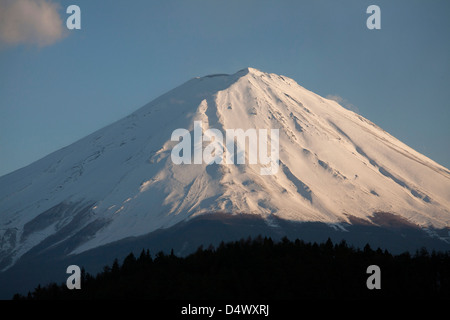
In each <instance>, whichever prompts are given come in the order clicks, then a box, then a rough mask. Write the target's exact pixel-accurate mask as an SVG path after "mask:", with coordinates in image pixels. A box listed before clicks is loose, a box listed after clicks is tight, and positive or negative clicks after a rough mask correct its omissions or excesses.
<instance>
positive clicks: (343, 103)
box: [325, 94, 359, 113]
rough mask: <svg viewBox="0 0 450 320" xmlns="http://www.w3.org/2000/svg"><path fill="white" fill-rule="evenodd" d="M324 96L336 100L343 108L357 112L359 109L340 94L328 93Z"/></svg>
mask: <svg viewBox="0 0 450 320" xmlns="http://www.w3.org/2000/svg"><path fill="white" fill-rule="evenodd" d="M325 98H327V99H330V100H334V101H336V102H337V103H339V104H340V105H341V106H343V107H344V108H345V109H348V110H351V111H353V112H356V113H359V109H358V107H357V106H355V105H354V104H351V103H350V102H348V101H347V100H346V99H344V98H342V97H341V96H338V95H335V94H329V95H327V96H326V97H325Z"/></svg>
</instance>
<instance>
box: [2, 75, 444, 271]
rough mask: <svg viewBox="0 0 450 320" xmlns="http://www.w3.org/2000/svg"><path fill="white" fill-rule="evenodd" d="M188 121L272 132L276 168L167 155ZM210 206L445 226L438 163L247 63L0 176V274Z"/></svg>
mask: <svg viewBox="0 0 450 320" xmlns="http://www.w3.org/2000/svg"><path fill="white" fill-rule="evenodd" d="M195 122H197V123H201V126H202V130H203V132H205V131H206V130H208V129H217V130H219V131H220V132H222V133H223V134H224V137H225V132H226V130H228V129H242V130H244V131H246V130H248V129H255V130H261V129H266V130H268V132H269V131H270V130H271V129H278V130H279V162H278V165H279V167H278V171H277V172H276V173H275V174H272V175H262V174H261V171H260V169H261V167H264V165H262V164H258V163H256V164H252V163H251V161H249V160H250V159H248V157H249V153H246V155H245V159H246V161H245V163H242V164H230V163H224V162H222V163H221V164H211V165H207V164H206V163H204V162H202V163H200V164H175V163H174V162H173V159H172V156H171V155H172V150H173V148H174V146H176V145H177V144H178V143H179V141H172V139H171V137H172V133H173V132H174V130H176V129H186V130H188V131H189V133H190V134H191V136H193V135H194V129H195V128H194V123H195ZM193 139H194V138H193ZM210 143H211V142H210V141H203V145H202V146H200V147H206V146H208V145H209V144H210ZM193 148H194V149H195V147H193ZM213 212H221V213H228V214H238V213H246V214H254V215H257V216H261V217H263V218H264V219H267V221H268V223H270V221H271V219H272V218H274V217H276V218H279V219H284V220H290V221H316V222H323V223H327V224H335V225H339V224H340V223H350V224H351V223H353V222H354V221H359V222H367V223H372V222H371V219H370V218H371V217H373V215H374V213H376V212H388V213H390V214H392V215H394V216H397V217H399V218H401V219H402V220H403V221H407V222H408V223H411V224H413V225H417V226H420V227H423V228H448V227H450V171H449V170H448V169H446V168H445V167H443V166H441V165H439V164H437V163H436V162H434V161H432V160H431V159H429V158H427V157H426V156H424V155H422V154H420V153H418V152H416V151H415V150H413V149H412V148H410V147H408V146H407V145H405V144H403V143H402V142H400V141H399V140H397V139H396V138H394V137H393V136H391V135H389V134H388V133H387V132H385V131H384V130H382V129H381V128H379V127H377V126H376V125H375V124H373V123H372V122H370V121H368V120H367V119H365V118H363V117H362V116H360V115H358V114H356V113H354V112H352V111H349V110H347V109H345V108H343V107H341V106H340V105H339V104H338V103H336V102H335V101H332V100H328V99H325V98H322V97H320V96H319V95H317V94H315V93H313V92H311V91H309V90H307V89H305V88H303V87H302V86H300V85H298V84H297V83H296V82H295V81H294V80H292V79H290V78H288V77H285V76H280V75H276V74H271V73H265V72H261V71H259V70H257V69H254V68H246V69H243V70H240V71H238V72H237V73H235V74H232V75H224V74H217V75H209V76H204V77H199V78H194V79H191V80H189V81H187V82H186V83H184V84H183V85H181V86H179V87H177V88H175V89H173V90H171V91H169V92H168V93H166V94H164V95H162V96H160V97H159V98H157V99H155V100H154V101H152V102H150V103H149V104H147V105H145V106H143V107H142V108H140V109H139V110H137V111H136V112H134V113H132V114H130V115H129V116H128V117H126V118H123V119H121V120H119V121H117V122H115V123H113V124H111V125H109V126H107V127H104V128H102V129H100V130H98V131H96V132H94V133H92V134H90V135H89V136H87V137H85V138H83V139H81V140H79V141H77V142H75V143H73V144H71V145H70V146H67V147H65V148H62V149H60V150H58V151H56V152H54V153H52V154H50V155H48V156H46V157H44V158H43V159H41V160H39V161H36V162H34V163H32V164H31V165H29V166H27V167H24V168H22V169H20V170H17V171H15V172H13V173H10V174H8V175H5V176H3V177H0V269H3V270H5V269H7V268H8V267H11V266H12V265H14V263H15V262H16V261H17V260H18V259H19V258H20V257H21V256H22V255H24V254H25V253H27V252H30V251H31V250H35V251H39V250H42V251H45V250H46V248H50V247H52V246H54V245H55V244H60V243H67V248H66V252H65V254H71V253H80V252H83V251H85V250H88V249H91V248H95V247H98V246H101V245H104V244H108V243H112V242H113V241H117V240H120V239H124V238H126V237H133V236H139V235H144V234H149V233H151V232H153V231H155V230H157V229H161V228H168V227H171V226H173V225H175V224H176V223H178V222H180V221H184V220H186V219H190V218H192V217H194V216H198V215H201V214H207V213H213Z"/></svg>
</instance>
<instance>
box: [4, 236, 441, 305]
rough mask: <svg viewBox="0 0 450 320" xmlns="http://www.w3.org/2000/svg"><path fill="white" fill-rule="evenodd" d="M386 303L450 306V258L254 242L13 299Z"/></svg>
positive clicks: (140, 260) (163, 257) (149, 259)
mask: <svg viewBox="0 0 450 320" xmlns="http://www.w3.org/2000/svg"><path fill="white" fill-rule="evenodd" d="M369 265H377V266H379V267H380V270H381V289H379V290H376V289H374V290H369V289H368V288H367V286H366V281H367V278H368V277H369V276H370V274H367V272H366V271H367V267H368V266H369ZM303 298H305V299H315V298H326V299H328V298H330V299H333V298H339V299H345V298H350V299H364V298H370V299H378V298H380V299H383V298H396V299H397V298H429V299H436V298H438V299H440V298H442V299H449V298H450V255H449V252H435V251H432V252H428V251H427V250H426V249H424V248H423V249H421V250H418V251H416V252H415V253H414V254H410V253H409V252H405V253H402V254H398V255H393V254H391V253H390V252H388V251H387V250H382V249H380V248H378V249H372V248H371V247H370V246H369V245H368V244H367V245H366V246H365V247H364V248H362V249H360V248H355V247H353V246H349V245H348V244H347V243H346V242H345V241H341V242H339V243H333V242H332V241H331V240H330V239H328V240H327V241H326V242H324V243H315V242H314V243H310V242H308V243H307V242H304V241H302V240H299V239H297V240H295V241H290V240H288V239H287V238H283V239H282V240H281V241H279V242H274V241H273V240H272V239H271V238H267V237H265V238H262V237H257V238H255V239H251V238H248V239H242V240H240V241H234V242H229V243H223V242H222V243H221V244H220V245H219V246H218V247H217V248H215V247H213V246H210V247H208V248H206V249H205V248H203V247H199V248H198V250H197V251H196V252H194V253H192V254H190V255H189V256H186V257H179V256H176V255H175V254H174V253H173V250H172V252H171V253H170V254H169V253H164V252H159V253H157V254H156V255H154V256H152V255H151V253H150V252H149V251H148V250H142V252H141V253H140V255H139V256H135V255H134V254H133V253H130V254H129V255H128V256H127V257H126V258H125V259H124V260H123V261H122V263H119V260H118V259H115V260H114V262H113V263H112V265H111V266H105V267H104V268H103V271H102V272H100V273H98V274H97V275H95V276H93V275H91V274H89V273H87V272H85V271H84V270H83V269H82V272H81V289H80V290H69V289H68V288H67V286H66V284H65V283H62V284H59V285H58V284H56V283H51V284H48V285H46V286H41V285H38V286H37V287H36V288H35V289H34V291H32V292H29V293H28V294H27V295H21V294H15V295H14V297H13V299H15V300H22V299H31V300H41V299H64V300H65V299H156V300H167V299H270V300H277V299H303Z"/></svg>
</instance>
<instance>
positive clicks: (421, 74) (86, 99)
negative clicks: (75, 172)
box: [0, 0, 450, 175]
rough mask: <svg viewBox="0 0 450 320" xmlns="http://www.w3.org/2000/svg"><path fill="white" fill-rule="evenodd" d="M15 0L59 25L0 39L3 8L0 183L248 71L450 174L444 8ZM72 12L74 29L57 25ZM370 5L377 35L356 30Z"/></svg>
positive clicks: (449, 6) (4, 1) (449, 69)
mask: <svg viewBox="0 0 450 320" xmlns="http://www.w3.org/2000/svg"><path fill="white" fill-rule="evenodd" d="M17 1H19V2H20V1H22V2H23V3H24V5H27V4H26V3H27V2H33V1H34V2H36V3H38V4H39V6H40V7H39V8H40V10H41V9H42V8H44V5H48V8H49V9H48V10H50V11H51V10H53V11H54V12H56V13H57V15H58V16H59V19H60V21H58V16H56V17H55V16H53V18H54V19H53V18H52V19H53V20H54V21H53V22H54V25H53V24H51V23H50V22H51V21H50V20H51V19H50V18H48V17H49V15H46V16H45V17H47V18H46V19H47V20H42V19H41V20H39V19H40V17H39V14H40V11H39V10H36V15H35V16H34V15H33V16H32V17H31V16H27V17H26V20H25V21H27V23H30V24H32V23H37V25H38V27H33V30H32V31H33V32H31V31H30V33H29V34H26V35H21V34H19V35H17V34H16V33H11V32H10V33H9V34H6V31H10V29H8V30H7V26H5V23H6V22H5V21H6V20H5V19H3V23H2V21H1V20H2V19H1V14H2V10H3V11H4V12H6V11H5V6H6V5H8V0H0V175H3V174H6V173H8V172H11V171H13V170H16V169H18V168H20V167H22V166H25V165H27V164H29V163H31V162H33V161H35V160H38V159H40V158H41V157H43V156H45V155H47V154H48V153H50V152H53V151H55V150H57V149H59V148H61V147H64V146H66V145H69V144H70V143H72V142H74V141H76V140H78V139H80V138H82V137H84V136H86V135H87V134H89V133H91V132H93V131H95V130H97V129H100V128H101V127H103V126H105V125H107V124H110V123H112V122H114V121H116V120H118V119H120V118H122V117H124V116H126V115H128V114H129V113H131V112H133V111H135V110H136V109H138V108H140V107H141V106H143V105H144V104H146V103H147V102H149V101H151V100H153V99H154V98H156V97H158V96H159V95H161V94H163V93H164V92H166V91H168V90H170V89H172V88H173V87H175V86H178V85H180V84H182V83H183V82H185V81H187V80H189V79H190V78H192V77H195V76H203V75H207V74H212V73H234V72H236V71H238V70H240V69H242V68H244V67H247V66H250V67H254V68H257V69H260V70H262V71H266V72H273V73H277V74H282V75H286V76H289V77H291V78H293V79H294V80H296V81H297V82H298V83H299V84H300V85H302V86H304V87H305V88H307V89H309V90H311V91H313V92H316V93H318V94H320V95H322V96H327V95H334V96H339V97H341V98H342V99H343V103H344V104H347V105H349V106H351V108H353V109H355V110H358V113H360V114H361V115H362V116H364V117H366V118H368V119H369V120H371V121H373V122H374V123H376V124H377V125H379V126H380V127H382V128H383V129H385V130H386V131H388V132H389V133H391V134H392V135H393V136H395V137H397V138H399V139H400V140H402V141H403V142H405V143H406V144H408V145H410V146H411V147H413V148H414V149H416V150H417V151H419V152H421V153H423V154H425V155H427V156H428V157H430V158H431V159H433V160H435V161H437V162H438V163H440V164H442V165H444V166H446V167H447V168H449V167H450V143H449V138H450V97H449V90H450V41H449V40H448V36H449V34H450V19H448V15H449V12H450V1H445V0H444V1H438V0H434V1H426V0H421V1H417V0H416V1H414V0H410V1H400V0H398V1H363V0H361V1H332V0H330V1H325V0H318V1H316V0H315V1H313V0H309V1H300V0H297V1H261V0H259V1H249V0H240V1H214V0H213V1H206V0H205V1H200V0H196V1H194V0H184V1H140V0H139V1H138V0H134V1H122V0H120V1H119V0H117V1H100V0H96V1H82V0H70V1H56V0H53V1H50V0H17ZM71 4H75V5H78V6H79V7H80V8H81V30H68V29H67V28H66V26H65V25H66V24H65V22H66V19H67V17H69V14H66V8H67V7H68V6H69V5H71ZM371 4H376V5H378V6H379V7H380V8H381V30H369V29H367V27H366V20H367V18H368V17H369V15H368V14H367V13H366V9H367V7H368V6H369V5H371ZM55 5H56V6H55ZM28 12H30V11H28ZM31 12H33V11H31ZM28 15H30V13H28ZM58 23H59V24H60V26H58ZM2 28H3V30H2ZM58 28H59V29H58ZM41 29H42V30H41ZM21 30H22V29H21ZM40 33H43V34H44V35H46V36H47V38H42V37H41V36H42V34H40ZM14 37H16V38H14ZM39 37H40V38H39ZM37 38H39V39H38V40H39V41H38V40H37Z"/></svg>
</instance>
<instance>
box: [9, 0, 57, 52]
mask: <svg viewBox="0 0 450 320" xmlns="http://www.w3.org/2000/svg"><path fill="white" fill-rule="evenodd" d="M58 9H59V5H58V4H56V3H53V2H51V0H0V42H1V43H3V44H7V45H18V44H34V45H38V46H40V47H43V46H48V45H51V44H53V43H54V42H56V41H58V40H59V39H61V38H63V37H64V29H63V22H62V20H61V17H60V16H59V13H58Z"/></svg>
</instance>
